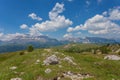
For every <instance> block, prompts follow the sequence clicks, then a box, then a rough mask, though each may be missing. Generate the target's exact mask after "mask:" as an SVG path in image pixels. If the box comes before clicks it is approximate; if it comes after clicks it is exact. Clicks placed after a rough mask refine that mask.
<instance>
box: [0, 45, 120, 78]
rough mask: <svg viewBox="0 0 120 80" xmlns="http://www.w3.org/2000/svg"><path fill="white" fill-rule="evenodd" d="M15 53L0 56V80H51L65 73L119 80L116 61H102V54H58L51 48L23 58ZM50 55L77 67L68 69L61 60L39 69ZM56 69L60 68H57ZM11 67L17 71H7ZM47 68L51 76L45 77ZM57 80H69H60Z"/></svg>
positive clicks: (26, 54) (34, 52) (27, 53)
mask: <svg viewBox="0 0 120 80" xmlns="http://www.w3.org/2000/svg"><path fill="white" fill-rule="evenodd" d="M77 46H79V45H77ZM61 49H62V47H61ZM19 53H20V52H13V53H7V54H0V80H10V79H11V78H15V77H20V78H22V80H37V79H38V78H39V77H41V78H43V80H53V78H54V77H56V76H59V75H61V74H62V73H63V72H67V71H71V72H74V73H81V74H90V75H92V76H93V77H92V78H88V79H84V80H112V79H115V80H120V61H111V60H104V56H105V55H104V54H99V55H98V54H92V53H90V52H83V53H79V54H78V53H71V52H63V51H62V50H61V51H60V50H59V52H58V51H56V49H53V48H51V49H47V50H46V49H36V50H34V51H33V52H26V53H25V54H24V55H19ZM53 54H55V55H56V56H57V57H59V58H60V59H63V58H64V57H65V56H70V57H73V61H74V62H75V63H76V64H77V65H71V64H69V63H68V62H66V61H64V60H61V62H60V63H59V64H57V65H48V66H46V65H43V60H45V59H46V58H47V57H48V56H50V55H53ZM63 54H64V55H63ZM36 60H40V62H39V63H38V64H36ZM59 65H61V66H62V67H61V68H60V67H59ZM12 66H16V67H17V69H15V70H11V69H10V67H12ZM47 68H50V69H51V70H52V72H51V73H49V74H46V73H45V72H44V71H45V70H46V69H47ZM61 80H70V79H65V78H63V79H61Z"/></svg>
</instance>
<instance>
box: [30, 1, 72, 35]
mask: <svg viewBox="0 0 120 80" xmlns="http://www.w3.org/2000/svg"><path fill="white" fill-rule="evenodd" d="M64 10H65V9H64V4H60V3H56V5H55V6H54V8H53V9H52V10H51V11H50V12H49V19H50V20H46V21H44V22H42V23H36V24H34V25H33V26H32V27H31V28H30V32H35V31H34V30H38V32H39V31H40V32H45V31H55V30H57V29H59V28H65V27H69V26H70V25H72V21H71V20H69V19H66V18H65V16H64V15H59V14H60V13H62V12H63V11H64ZM31 34H32V33H31Z"/></svg>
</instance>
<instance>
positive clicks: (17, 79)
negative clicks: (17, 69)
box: [10, 78, 22, 80]
mask: <svg viewBox="0 0 120 80" xmlns="http://www.w3.org/2000/svg"><path fill="white" fill-rule="evenodd" d="M10 80H22V78H11V79H10Z"/></svg>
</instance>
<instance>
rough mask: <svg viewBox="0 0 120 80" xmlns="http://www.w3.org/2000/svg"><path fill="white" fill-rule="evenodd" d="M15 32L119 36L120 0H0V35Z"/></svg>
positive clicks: (74, 35) (63, 35)
mask: <svg viewBox="0 0 120 80" xmlns="http://www.w3.org/2000/svg"><path fill="white" fill-rule="evenodd" d="M16 34H19V35H20V34H22V35H24V34H30V35H41V34H42V35H48V36H50V37H53V38H59V39H61V38H71V37H85V36H98V37H106V38H120V37H119V34H120V0H0V38H3V36H8V35H9V36H11V35H12V36H13V35H14V36H16ZM4 38H5V37H4Z"/></svg>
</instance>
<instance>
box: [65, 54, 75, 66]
mask: <svg viewBox="0 0 120 80" xmlns="http://www.w3.org/2000/svg"><path fill="white" fill-rule="evenodd" d="M63 60H64V61H67V62H68V63H70V64H73V65H77V64H76V63H75V62H73V60H72V58H71V57H69V56H67V57H65V58H64V59H63Z"/></svg>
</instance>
